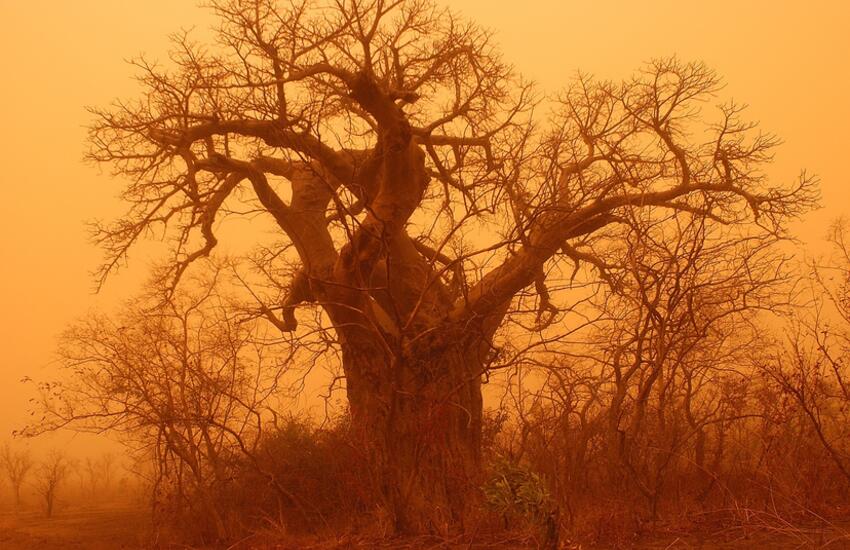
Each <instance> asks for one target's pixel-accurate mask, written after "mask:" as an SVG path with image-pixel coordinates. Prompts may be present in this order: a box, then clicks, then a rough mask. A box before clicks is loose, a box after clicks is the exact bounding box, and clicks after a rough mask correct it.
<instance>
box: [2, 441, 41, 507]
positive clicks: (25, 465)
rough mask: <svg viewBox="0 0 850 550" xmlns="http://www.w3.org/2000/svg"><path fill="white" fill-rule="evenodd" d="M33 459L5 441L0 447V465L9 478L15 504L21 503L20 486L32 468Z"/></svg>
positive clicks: (24, 451) (18, 505)
mask: <svg viewBox="0 0 850 550" xmlns="http://www.w3.org/2000/svg"><path fill="white" fill-rule="evenodd" d="M32 466H33V461H32V458H31V457H30V454H29V452H28V451H26V450H23V449H22V450H18V451H15V450H13V449H12V447H11V446H10V445H9V444H8V443H5V444H4V445H3V447H0V467H2V468H3V471H4V472H5V474H6V477H7V478H8V479H9V483H10V485H11V487H12V491H13V492H14V494H15V506H16V507H20V505H21V487H22V486H23V484H24V481H26V479H27V476H28V475H29V473H30V470H31V469H32Z"/></svg>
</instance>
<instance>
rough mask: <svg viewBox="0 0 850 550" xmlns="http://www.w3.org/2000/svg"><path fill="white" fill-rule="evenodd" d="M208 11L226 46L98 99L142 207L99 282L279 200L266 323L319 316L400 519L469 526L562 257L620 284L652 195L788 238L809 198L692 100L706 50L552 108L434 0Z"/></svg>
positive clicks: (101, 154)
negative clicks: (487, 434) (515, 330)
mask: <svg viewBox="0 0 850 550" xmlns="http://www.w3.org/2000/svg"><path fill="white" fill-rule="evenodd" d="M212 10H213V11H214V12H215V14H216V15H217V17H218V20H219V25H218V27H217V28H216V29H215V31H216V37H217V38H216V44H217V46H218V47H216V48H207V47H204V46H202V45H199V44H196V43H195V42H194V41H193V40H191V39H190V37H189V36H186V35H180V36H178V37H177V38H176V39H175V48H174V52H173V53H172V55H171V60H172V61H173V63H172V65H171V66H170V67H168V68H166V67H164V66H161V65H159V64H157V63H154V62H152V61H148V60H144V59H142V60H138V61H136V63H135V64H136V65H137V67H138V69H139V71H140V82H141V85H142V91H141V94H140V96H139V97H138V98H137V99H136V100H133V101H120V102H117V103H115V104H114V105H113V106H112V107H111V108H108V109H93V110H92V112H93V115H94V117H95V121H94V122H93V124H92V126H91V129H90V143H91V146H92V148H91V153H90V158H91V159H92V160H94V161H97V162H102V163H109V164H111V165H112V166H113V167H114V168H115V172H116V174H118V175H121V176H123V177H125V178H126V179H127V181H128V187H127V188H126V190H125V192H124V197H125V199H126V201H127V202H128V203H129V204H130V210H129V212H128V213H127V215H126V216H125V217H123V218H121V219H120V220H118V221H117V222H116V223H114V224H112V225H105V226H101V227H98V228H97V232H96V236H97V237H96V238H97V241H98V242H99V243H100V244H101V245H102V246H103V247H104V248H105V250H106V251H107V253H108V257H107V261H106V263H105V264H104V267H103V270H102V273H101V275H102V277H105V276H106V275H107V274H108V273H109V272H111V271H112V270H113V269H114V268H115V267H116V266H118V265H119V264H120V263H121V262H122V261H123V260H124V259H125V257H126V255H127V252H128V250H129V249H130V248H131V247H132V246H133V245H134V244H135V243H136V242H137V241H138V240H139V239H141V238H143V237H144V236H145V235H148V234H150V233H151V232H152V231H164V232H165V234H167V235H170V237H171V238H172V239H173V240H172V242H173V243H175V246H174V249H173V253H174V255H173V259H172V261H171V263H170V265H169V269H168V270H167V272H166V273H165V274H164V275H163V277H165V278H166V279H167V280H168V281H170V283H169V284H170V285H171V286H172V287H173V286H175V285H176V284H177V281H178V280H179V279H180V277H181V275H182V274H183V273H184V271H185V270H186V268H187V266H189V265H190V264H191V263H192V262H194V261H195V260H197V259H198V258H202V257H205V256H207V255H209V254H210V253H211V252H212V251H213V249H214V248H215V246H216V244H217V243H218V238H217V236H216V229H217V225H216V220H217V219H221V218H222V217H223V216H225V215H230V216H235V215H239V214H240V213H242V214H246V213H250V212H253V211H261V212H264V213H265V214H267V215H268V216H269V219H270V220H272V221H273V222H274V223H275V224H276V226H277V228H278V230H279V233H280V235H281V236H282V237H283V239H284V242H283V243H266V244H265V245H264V246H263V250H264V251H266V252H267V254H266V255H265V256H264V258H263V261H260V262H258V272H259V274H261V275H266V276H268V277H269V279H270V280H271V281H273V282H277V283H278V284H277V287H278V288H279V289H280V294H279V295H274V294H272V293H268V292H260V291H259V290H257V292H256V294H257V297H258V299H259V300H261V302H262V303H261V305H259V306H258V307H257V312H258V314H262V315H264V316H265V317H266V318H268V319H269V320H270V321H271V322H272V323H274V324H275V325H276V326H277V327H278V328H280V330H281V331H284V332H286V333H290V332H292V333H294V334H295V335H296V336H298V335H303V334H305V333H311V334H313V333H314V330H315V328H316V327H315V326H312V327H309V326H308V327H306V328H305V326H302V327H301V328H300V329H299V322H300V323H301V324H302V325H304V324H305V323H306V322H307V321H308V319H307V316H306V312H303V313H305V314H302V312H298V310H299V309H308V308H320V309H321V310H322V312H323V314H322V315H321V316H318V315H317V316H313V320H314V321H316V322H317V323H319V324H320V325H321V326H320V327H319V328H321V329H322V330H325V331H327V332H328V334H329V335H330V336H329V337H328V338H326V339H325V341H326V343H327V345H328V346H331V347H332V348H334V349H335V350H338V351H339V352H340V355H341V363H342V371H343V374H344V381H345V390H346V392H347V397H348V402H349V406H350V410H351V416H352V421H353V423H354V425H355V426H356V427H357V428H358V430H359V432H360V434H361V438H362V442H363V445H364V448H365V449H366V451H367V452H368V453H369V454H370V455H371V456H372V459H373V462H374V463H375V464H376V465H377V467H378V470H379V471H380V476H381V478H382V481H381V483H380V486H381V487H382V493H383V497H384V502H385V507H386V509H387V511H388V513H389V515H390V517H391V518H392V520H393V524H394V526H395V528H396V529H397V530H398V531H401V532H445V531H447V530H449V529H451V528H452V526H455V525H457V524H458V523H460V522H462V521H463V519H464V518H465V517H466V516H467V512H468V510H469V508H470V504H471V502H472V500H471V499H470V496H471V492H470V488H471V486H472V485H474V483H473V482H474V481H475V480H476V479H477V476H478V472H479V466H480V463H481V453H480V442H481V422H482V392H481V384H482V375H483V374H485V373H486V372H487V370H488V368H489V366H490V365H491V362H493V361H494V360H495V359H496V358H497V357H498V355H499V349H500V346H501V345H502V344H503V342H504V338H505V332H506V331H505V330H501V331H500V327H507V326H513V325H511V324H510V319H512V318H514V317H515V316H517V315H523V314H525V313H526V312H528V309H529V308H528V304H529V303H532V304H534V309H536V316H537V318H538V320H539V322H540V323H543V324H546V323H551V322H555V321H557V320H558V319H560V318H561V314H562V312H564V311H566V310H568V309H569V307H570V303H571V301H572V300H573V297H574V296H575V294H571V293H570V292H569V291H570V290H571V289H572V288H574V287H573V286H572V280H571V273H572V269H571V267H570V265H571V264H576V265H578V266H587V267H589V268H591V269H588V270H587V273H592V275H589V276H592V277H595V278H597V279H598V280H599V281H602V282H605V281H607V280H613V279H612V278H616V273H613V272H614V271H616V266H610V265H609V263H608V261H607V258H608V256H609V252H608V251H609V249H610V248H611V247H616V246H617V245H618V244H619V243H622V242H623V240H624V239H628V238H629V235H630V225H629V223H628V222H629V220H630V219H633V218H636V217H640V214H638V212H640V211H643V210H645V209H647V208H648V207H652V209H653V211H654V212H690V213H694V214H696V215H699V216H702V217H705V218H710V219H713V220H715V221H717V222H718V223H721V224H726V225H729V226H739V225H742V224H752V222H753V221H754V222H755V223H754V224H753V228H754V231H756V232H760V234H762V235H782V234H783V233H784V225H785V221H786V220H787V219H789V218H790V217H793V216H795V215H797V214H798V213H800V212H802V211H804V210H805V209H807V208H808V207H809V206H810V205H811V204H812V203H813V201H814V200H815V187H814V185H815V182H814V181H813V179H812V178H810V177H807V176H805V175H802V176H801V177H800V179H799V181H797V182H796V183H794V184H792V185H788V186H775V185H770V184H769V183H768V182H767V181H766V178H765V175H764V173H763V172H762V171H761V167H762V166H763V165H764V164H765V162H767V161H768V160H769V159H770V157H771V152H772V150H773V148H774V146H775V145H776V144H777V140H776V139H775V138H773V137H771V136H769V135H766V134H762V133H759V132H757V131H756V130H755V127H754V125H753V124H751V123H749V122H746V121H745V120H743V119H742V116H741V111H742V109H741V108H740V107H738V106H735V105H731V104H727V105H724V106H721V107H720V109H719V111H718V112H717V116H714V115H710V114H701V112H700V107H701V106H702V105H703V104H704V103H705V102H707V101H710V100H712V99H713V98H714V94H715V92H716V91H717V90H719V88H720V82H719V80H718V78H717V77H716V75H715V74H714V73H713V72H712V71H710V70H709V69H707V68H706V67H705V66H703V65H702V64H700V63H683V62H680V61H678V60H676V59H667V60H658V61H654V62H652V63H649V64H648V65H646V66H645V67H643V68H642V69H640V70H639V71H638V72H637V73H636V74H635V76H634V77H632V78H629V79H627V80H625V81H624V82H622V83H612V82H598V81H596V80H594V79H592V78H590V77H587V76H579V77H578V78H576V79H575V80H574V81H573V83H572V84H571V85H570V86H569V87H568V88H567V89H566V90H565V91H564V92H562V93H560V94H559V95H557V96H556V97H554V98H546V99H544V98H543V96H542V95H541V94H539V93H538V92H536V91H535V90H534V89H533V87H532V86H531V85H529V84H528V83H526V82H525V81H524V80H523V79H522V78H521V77H520V76H519V75H518V74H517V73H516V72H515V71H514V70H513V69H512V68H511V67H510V66H509V65H508V64H507V63H505V62H504V61H503V60H502V59H501V57H500V55H499V53H498V51H497V49H496V48H495V46H494V45H493V43H492V39H491V35H490V33H489V32H487V31H485V30H483V29H481V28H480V27H478V26H477V25H475V24H472V23H469V22H466V21H463V20H461V19H459V18H458V17H456V16H455V15H454V14H453V13H452V12H451V11H449V10H447V9H442V8H439V7H436V6H434V5H433V4H432V3H431V2H430V1H428V0H399V1H385V0H339V1H336V2H328V3H323V2H311V1H294V2H282V1H281V2H278V1H275V0H215V1H213V2H212ZM287 274H289V275H288V276H287ZM252 288H254V289H258V288H259V287H256V286H253V285H252ZM550 288H557V289H560V292H557V293H552V292H550V290H549V289H550ZM325 323H328V325H327V326H325Z"/></svg>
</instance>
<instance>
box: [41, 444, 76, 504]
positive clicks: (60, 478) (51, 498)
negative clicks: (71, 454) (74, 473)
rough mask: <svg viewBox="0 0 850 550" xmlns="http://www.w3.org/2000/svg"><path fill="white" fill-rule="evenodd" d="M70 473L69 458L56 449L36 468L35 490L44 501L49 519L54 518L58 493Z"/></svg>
mask: <svg viewBox="0 0 850 550" xmlns="http://www.w3.org/2000/svg"><path fill="white" fill-rule="evenodd" d="M69 471H70V462H69V461H68V458H67V457H66V456H65V454H64V453H62V452H61V451H58V450H55V449H54V450H52V451H50V452H49V453H47V456H46V457H45V458H44V460H43V461H42V462H41V463H40V464H39V465H38V468H36V471H35V489H36V491H37V492H38V494H39V495H41V498H42V499H44V506H45V513H46V514H47V517H53V510H54V506H55V504H56V493H57V491H58V490H59V486H60V485H61V484H62V483H63V482H64V481H65V478H66V477H67V476H68V473H69Z"/></svg>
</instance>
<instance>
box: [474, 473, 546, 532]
mask: <svg viewBox="0 0 850 550" xmlns="http://www.w3.org/2000/svg"><path fill="white" fill-rule="evenodd" d="M482 491H483V492H484V499H485V501H486V503H487V506H488V507H490V508H491V509H492V510H493V511H494V512H497V513H499V514H502V515H503V516H504V517H505V518H506V519H507V518H517V519H522V520H524V521H527V522H529V523H533V524H539V523H541V522H543V521H544V520H545V519H546V518H548V517H549V515H550V514H551V512H552V510H553V503H552V498H551V496H550V495H549V491H548V489H547V488H546V483H545V481H544V480H543V478H542V477H540V475H538V474H537V473H535V472H533V471H531V470H529V469H528V468H526V467H524V466H522V465H519V464H516V463H514V462H511V461H510V460H508V459H506V458H504V457H500V458H498V459H497V460H496V461H495V462H494V463H493V465H492V473H491V475H490V478H489V479H488V480H487V482H486V483H485V484H484V486H483V487H482Z"/></svg>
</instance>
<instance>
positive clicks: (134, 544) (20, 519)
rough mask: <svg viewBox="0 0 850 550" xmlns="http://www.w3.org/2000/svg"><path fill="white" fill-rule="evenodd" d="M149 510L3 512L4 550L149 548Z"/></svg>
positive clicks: (0, 540) (0, 516)
mask: <svg viewBox="0 0 850 550" xmlns="http://www.w3.org/2000/svg"><path fill="white" fill-rule="evenodd" d="M148 533H150V520H149V519H148V514H147V510H145V509H144V508H143V507H140V506H133V505H126V504H122V505H109V506H86V507H73V508H72V507H68V508H65V509H61V510H59V511H57V513H56V514H55V516H54V517H52V518H46V517H45V516H44V513H43V512H41V511H22V512H20V513H15V512H4V513H0V548H2V549H3V550H30V549H37V550H119V549H140V548H149V547H150V545H149V544H148V541H149V537H148Z"/></svg>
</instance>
